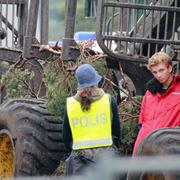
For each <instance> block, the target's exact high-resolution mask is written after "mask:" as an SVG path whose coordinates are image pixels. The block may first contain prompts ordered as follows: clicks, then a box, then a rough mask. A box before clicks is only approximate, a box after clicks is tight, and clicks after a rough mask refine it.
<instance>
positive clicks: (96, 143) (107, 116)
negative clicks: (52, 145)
mask: <svg viewBox="0 0 180 180" xmlns="http://www.w3.org/2000/svg"><path fill="white" fill-rule="evenodd" d="M75 75H76V79H77V81H78V86H77V90H78V91H77V93H76V95H75V96H73V97H69V98H67V104H66V110H65V115H64V124H63V140H64V143H65V145H66V146H67V147H68V148H71V149H72V151H71V154H70V156H69V158H68V159H67V160H66V168H65V175H74V174H78V173H79V172H80V171H81V170H82V169H83V168H84V167H86V166H87V165H88V164H90V163H92V162H97V160H98V158H100V156H101V155H102V154H103V153H104V152H116V151H117V148H116V145H117V144H118V140H119V137H120V122H119V114H118V108H117V103H116V100H115V99H114V98H113V97H111V96H110V95H109V94H106V93H105V92H104V91H103V89H101V88H98V83H99V82H100V80H101V78H102V77H101V76H100V75H99V74H98V73H97V72H96V70H95V69H94V68H93V67H92V66H91V65H90V64H83V65H81V66H79V68H78V69H77V70H76V73H75Z"/></svg>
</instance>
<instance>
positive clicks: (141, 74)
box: [122, 62, 152, 95]
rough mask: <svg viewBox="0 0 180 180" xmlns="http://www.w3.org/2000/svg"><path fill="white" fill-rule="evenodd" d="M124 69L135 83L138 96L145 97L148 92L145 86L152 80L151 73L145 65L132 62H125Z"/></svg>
mask: <svg viewBox="0 0 180 180" xmlns="http://www.w3.org/2000/svg"><path fill="white" fill-rule="evenodd" d="M122 68H123V72H124V73H125V74H127V75H128V77H129V78H130V79H131V80H132V82H133V83H134V86H135V88H136V95H144V93H145V90H146V88H145V84H146V83H147V82H148V81H149V80H150V79H151V78H152V74H151V73H150V71H149V70H148V69H147V68H146V67H145V65H141V64H138V63H131V62H123V63H122Z"/></svg>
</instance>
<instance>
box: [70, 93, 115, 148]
mask: <svg viewBox="0 0 180 180" xmlns="http://www.w3.org/2000/svg"><path fill="white" fill-rule="evenodd" d="M67 114H68V119H69V124H70V128H71V132H72V139H73V145H72V149H74V150H77V149H86V148H94V147H102V146H111V145H112V129H111V107H110V99H109V95H108V94H104V95H103V96H102V97H101V98H100V99H98V100H97V101H95V102H93V103H92V104H91V108H90V110H88V111H82V109H81V104H80V102H79V101H77V100H76V99H75V98H74V97H70V98H67Z"/></svg>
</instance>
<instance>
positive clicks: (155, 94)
mask: <svg viewBox="0 0 180 180" xmlns="http://www.w3.org/2000/svg"><path fill="white" fill-rule="evenodd" d="M148 68H149V70H150V71H151V73H152V74H153V76H154V78H153V79H152V80H150V81H149V82H148V83H147V91H146V93H145V95H144V97H143V101H142V104H141V112H140V116H139V124H140V126H141V128H140V131H139V133H138V136H137V139H136V142H135V145H134V149H133V155H136V154H138V153H137V149H138V146H139V144H140V143H141V142H142V141H143V139H144V138H145V137H146V136H148V135H149V134H150V133H151V132H152V131H154V130H156V129H159V128H166V127H176V126H179V125H180V75H174V74H173V73H172V70H173V68H172V59H171V58H170V57H169V56H168V55H167V54H166V53H164V52H157V53H155V54H154V55H153V56H152V57H151V58H150V59H149V61H148Z"/></svg>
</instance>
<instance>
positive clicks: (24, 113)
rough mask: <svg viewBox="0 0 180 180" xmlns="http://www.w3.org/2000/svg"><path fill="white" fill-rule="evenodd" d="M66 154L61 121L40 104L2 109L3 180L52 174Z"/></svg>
mask: <svg viewBox="0 0 180 180" xmlns="http://www.w3.org/2000/svg"><path fill="white" fill-rule="evenodd" d="M65 154H67V149H66V148H65V146H64V144H63V142H62V119H61V118H59V117H55V116H53V115H51V114H50V113H49V112H48V111H47V110H46V108H45V105H44V102H43V101H41V100H30V99H29V100H27V99H16V100H12V101H10V102H8V103H6V104H3V105H1V107H0V177H13V176H35V175H37V176H38V175H39V176H40V175H48V174H52V173H53V171H54V170H55V169H56V168H57V166H58V164H59V162H60V161H61V159H62V158H63V157H64V156H65Z"/></svg>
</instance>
